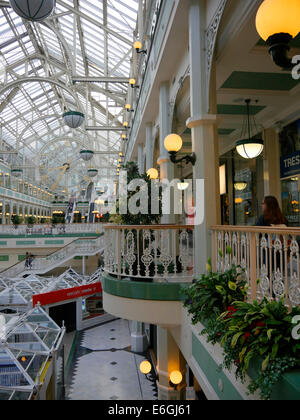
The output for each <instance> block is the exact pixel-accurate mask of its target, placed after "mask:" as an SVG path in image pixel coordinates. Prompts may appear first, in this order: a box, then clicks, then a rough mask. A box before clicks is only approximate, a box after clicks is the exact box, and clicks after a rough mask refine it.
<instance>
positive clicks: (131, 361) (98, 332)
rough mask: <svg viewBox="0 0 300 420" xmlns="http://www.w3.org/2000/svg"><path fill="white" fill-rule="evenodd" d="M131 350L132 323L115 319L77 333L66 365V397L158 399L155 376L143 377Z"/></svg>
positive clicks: (137, 356) (137, 357) (139, 359)
mask: <svg viewBox="0 0 300 420" xmlns="http://www.w3.org/2000/svg"><path fill="white" fill-rule="evenodd" d="M146 357H148V355H147V354H138V353H134V352H132V351H131V323H130V322H129V321H125V320H120V319H114V320H112V321H110V322H107V323H105V324H103V325H100V326H97V327H95V328H91V329H89V330H86V331H83V332H80V333H77V334H76V336H75V338H74V341H73V346H72V349H71V352H70V356H69V362H68V364H67V366H66V399H68V400H86V401H88V400H121V401H124V400H130V401H131V400H132V401H134V400H139V401H143V400H148V401H149V400H150V401H151V400H157V398H158V394H157V387H156V380H155V378H154V377H153V378H150V379H146V377H145V376H144V375H143V374H142V373H141V372H140V369H139V366H140V363H141V362H142V361H143V360H145V358H146Z"/></svg>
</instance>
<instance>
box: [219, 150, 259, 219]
mask: <svg viewBox="0 0 300 420" xmlns="http://www.w3.org/2000/svg"><path fill="white" fill-rule="evenodd" d="M220 163H221V164H224V163H225V164H226V177H227V194H225V195H223V196H222V197H221V209H222V223H223V224H225V225H226V224H233V225H237V226H255V224H256V221H257V220H258V218H259V216H260V203H261V202H262V200H263V197H264V180H263V159H262V157H259V158H257V159H252V160H246V159H243V158H242V157H241V156H239V154H238V153H237V152H236V150H233V151H231V152H229V153H227V154H226V155H224V156H222V158H221V160H220Z"/></svg>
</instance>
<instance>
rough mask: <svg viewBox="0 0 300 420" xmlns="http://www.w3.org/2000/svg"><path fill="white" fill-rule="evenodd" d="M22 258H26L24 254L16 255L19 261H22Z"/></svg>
mask: <svg viewBox="0 0 300 420" xmlns="http://www.w3.org/2000/svg"><path fill="white" fill-rule="evenodd" d="M24 260H26V255H19V256H18V261H19V262H22V261H24Z"/></svg>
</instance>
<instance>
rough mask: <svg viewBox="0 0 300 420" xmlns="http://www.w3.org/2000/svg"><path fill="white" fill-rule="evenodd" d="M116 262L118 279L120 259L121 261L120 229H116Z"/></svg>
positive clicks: (119, 275)
mask: <svg viewBox="0 0 300 420" xmlns="http://www.w3.org/2000/svg"><path fill="white" fill-rule="evenodd" d="M116 232H117V264H118V280H121V274H122V261H121V230H120V229H118V230H117V231H116Z"/></svg>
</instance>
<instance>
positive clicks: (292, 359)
mask: <svg viewBox="0 0 300 420" xmlns="http://www.w3.org/2000/svg"><path fill="white" fill-rule="evenodd" d="M233 306H234V307H235V311H234V312H228V311H227V312H225V313H224V314H222V315H221V317H220V319H222V321H223V323H224V324H225V325H226V332H225V334H224V336H223V338H222V340H221V345H222V346H223V348H224V367H226V368H227V369H230V368H232V367H233V366H235V368H236V376H237V378H239V379H240V380H242V381H244V379H245V375H246V373H247V372H248V369H249V366H250V363H253V362H255V361H258V360H261V362H262V363H261V370H260V372H259V373H258V375H257V377H256V378H255V379H254V380H253V381H252V383H251V384H250V386H249V391H250V393H254V392H256V391H257V390H258V389H260V393H261V398H262V399H264V400H268V399H270V397H271V394H272V390H273V387H274V385H275V384H276V383H277V382H278V381H279V379H280V378H281V376H282V374H283V373H285V372H286V371H288V370H289V369H292V368H294V367H296V366H297V367H300V343H298V342H297V341H295V340H294V339H293V338H292V329H293V324H292V319H293V317H294V316H296V315H299V314H300V309H294V310H293V311H292V312H289V310H288V308H287V307H286V306H285V303H284V298H282V299H281V300H280V301H279V302H276V301H272V302H269V301H268V300H267V299H264V300H263V302H261V303H258V302H254V303H252V304H251V303H245V302H234V304H233Z"/></svg>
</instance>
